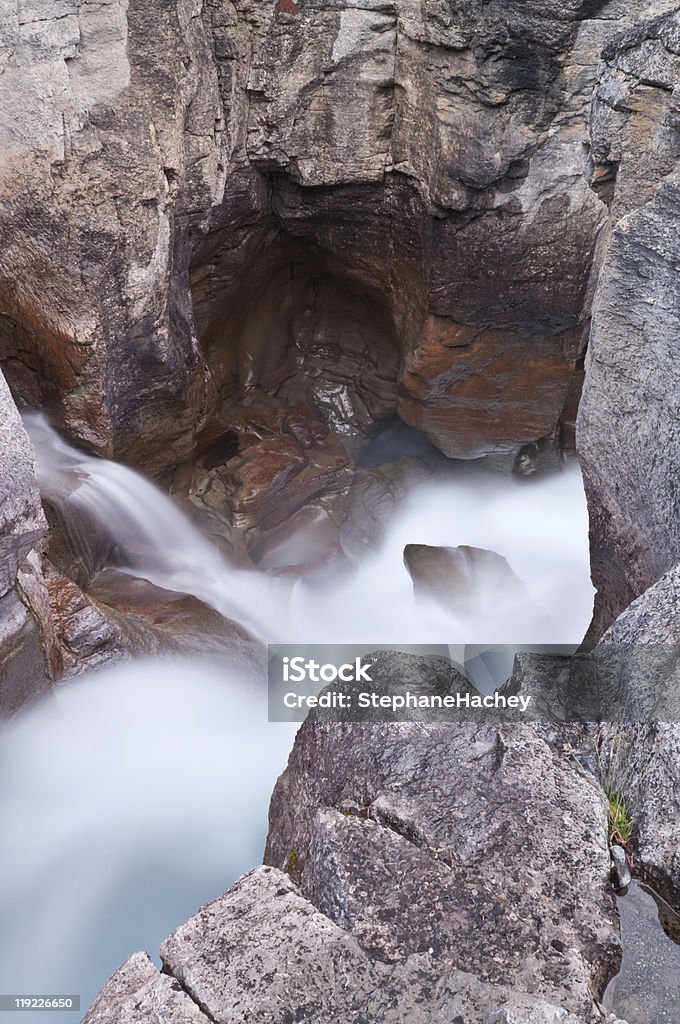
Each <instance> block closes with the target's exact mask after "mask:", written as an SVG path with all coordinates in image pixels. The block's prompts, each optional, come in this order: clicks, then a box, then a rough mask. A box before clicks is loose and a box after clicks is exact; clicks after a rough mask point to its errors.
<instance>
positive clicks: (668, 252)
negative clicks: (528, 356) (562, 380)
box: [578, 12, 680, 633]
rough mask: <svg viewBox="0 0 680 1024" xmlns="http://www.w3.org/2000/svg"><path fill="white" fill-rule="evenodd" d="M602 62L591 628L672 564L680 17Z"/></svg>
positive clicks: (677, 409)
mask: <svg viewBox="0 0 680 1024" xmlns="http://www.w3.org/2000/svg"><path fill="white" fill-rule="evenodd" d="M604 58H605V60H604V64H603V68H602V70H601V73H600V77H599V81H598V85H597V89H596V91H595V95H594V99H593V107H592V114H591V136H592V182H593V187H594V188H596V189H597V190H598V191H600V193H601V194H602V195H603V197H604V198H605V199H606V200H607V202H608V205H609V223H608V228H607V241H606V247H605V251H604V257H603V264H602V271H601V276H600V282H599V286H598V294H597V299H596V302H595V310H594V315H593V328H592V334H591V339H590V347H589V351H588V357H587V363H586V383H585V388H584V393H583V400H582V403H581V407H580V412H579V420H578V450H579V454H580V458H581V465H582V467H583V471H584V476H585V482H586V489H587V493H588V499H589V506H590V523H591V527H590V528H591V549H592V566H593V578H594V582H595V584H596V586H597V588H598V598H597V605H596V619H595V623H594V631H595V632H596V633H598V632H601V631H602V629H603V628H606V627H607V626H609V625H610V624H611V622H612V621H613V619H614V618H616V616H617V615H618V614H619V613H620V612H622V611H623V609H624V608H625V607H626V606H627V605H628V604H630V602H631V601H632V600H633V598H635V597H637V596H638V595H639V594H641V593H642V592H643V591H644V590H646V589H647V588H648V587H649V586H651V585H652V584H653V583H655V582H656V580H658V579H659V577H660V576H661V575H662V574H663V573H665V572H666V571H667V570H669V569H670V568H672V567H673V566H674V565H676V564H677V562H678V561H680V492H679V490H678V476H679V473H680V442H679V434H678V416H679V414H680V369H679V368H678V351H679V350H680V289H679V288H678V271H679V268H680V169H679V168H680V163H679V161H680V13H679V12H675V13H674V14H670V15H668V16H666V17H662V18H659V19H657V20H654V21H652V22H649V23H645V24H643V25H641V26H639V27H638V28H636V29H635V30H633V31H631V32H630V33H629V34H627V35H624V36H623V37H621V38H618V39H616V40H614V41H613V42H612V43H611V44H609V45H608V46H607V48H606V49H605V52H604Z"/></svg>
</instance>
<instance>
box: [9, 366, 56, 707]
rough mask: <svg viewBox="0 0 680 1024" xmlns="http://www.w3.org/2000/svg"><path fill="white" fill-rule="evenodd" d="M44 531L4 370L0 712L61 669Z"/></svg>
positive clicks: (30, 459) (33, 693) (34, 694)
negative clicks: (44, 569)
mask: <svg viewBox="0 0 680 1024" xmlns="http://www.w3.org/2000/svg"><path fill="white" fill-rule="evenodd" d="M46 532H47V523H46V521H45V516H44V514H43V510H42V506H41V504H40V495H39V494H38V486H37V483H36V479H35V466H34V455H33V449H32V448H31V443H30V441H29V439H28V435H27V434H26V431H25V430H24V428H23V425H22V422H21V418H20V416H19V413H18V412H17V409H16V406H15V405H14V402H13V400H12V397H11V395H10V393H9V389H8V387H7V384H6V382H5V379H4V377H3V376H2V373H0V718H4V717H8V716H9V715H10V714H13V713H14V712H15V711H17V710H18V709H19V708H20V707H22V706H23V705H24V704H26V703H29V702H30V701H32V700H35V699H37V698H38V697H39V696H41V695H42V694H44V693H45V692H46V691H47V690H48V689H49V688H50V685H51V681H52V679H53V676H54V673H55V670H56V669H58V661H57V660H55V659H56V653H55V650H54V645H53V644H52V643H51V639H52V638H51V622H50V613H49V606H48V603H47V601H46V600H45V592H44V581H43V580H42V578H41V573H40V565H39V559H38V555H37V551H36V546H37V545H38V544H39V543H40V542H41V541H42V539H43V538H44V536H45V534H46Z"/></svg>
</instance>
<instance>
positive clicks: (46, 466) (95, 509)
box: [24, 413, 283, 641]
mask: <svg viewBox="0 0 680 1024" xmlns="http://www.w3.org/2000/svg"><path fill="white" fill-rule="evenodd" d="M24 422H25V425H26V428H27V430H28V433H29V435H30V438H31V441H32V442H33V447H34V449H35V453H36V470H37V476H38V482H39V484H40V491H41V493H42V495H43V497H45V498H49V499H50V500H51V501H53V502H54V503H55V504H56V505H58V506H59V507H60V508H62V510H63V511H64V512H65V513H66V514H67V515H68V513H69V511H70V510H76V511H78V512H81V513H85V514H86V516H87V518H88V519H89V520H90V521H92V522H93V523H94V524H96V527H97V528H98V529H99V530H100V531H103V532H104V533H105V534H106V535H107V536H108V537H109V538H110V539H111V540H113V541H115V542H116V543H117V544H118V545H119V546H120V548H121V554H122V555H123V557H124V559H125V562H126V564H127V566H128V567H129V569H130V570H132V571H133V572H135V573H136V574H138V575H140V576H143V577H144V579H147V580H149V582H150V583H154V584H156V586H159V587H163V588H164V589H165V590H176V591H179V592H180V593H184V594H192V595H193V596H194V597H197V598H199V600H201V601H204V602H205V603H206V604H209V605H210V606H211V607H212V608H215V609H216V611H218V612H220V614H222V615H224V616H225V618H230V619H233V620H234V621H236V622H239V623H241V625H243V626H245V627H246V629H248V630H249V631H250V632H251V633H252V634H253V635H254V636H256V637H258V638H259V639H261V640H265V641H266V640H269V639H271V638H272V637H277V636H278V630H279V628H280V627H281V615H282V612H283V604H282V602H281V600H280V597H279V593H278V590H277V588H276V587H275V586H274V585H273V584H272V582H271V581H270V580H268V579H267V578H266V577H263V576H261V575H259V574H256V573H249V572H244V571H242V570H239V569H235V568H234V567H233V566H231V565H230V564H229V563H228V562H227V560H226V559H225V558H224V556H223V555H222V554H221V553H220V552H219V551H218V550H217V548H216V547H215V546H214V545H213V544H211V543H210V541H208V540H206V538H205V537H204V536H203V534H201V533H200V531H199V530H197V529H196V527H195V526H194V525H193V523H192V522H191V520H190V519H189V518H188V516H186V515H185V514H184V513H183V512H182V511H181V510H180V509H179V508H178V507H177V505H175V503H174V502H173V501H172V500H171V499H170V498H169V497H168V496H167V495H166V494H163V492H162V491H161V490H160V489H159V488H158V487H156V486H155V485H154V484H152V483H151V482H150V481H149V480H147V479H146V478H145V477H143V476H142V475H141V473H135V472H134V470H132V469H128V468H127V467H126V466H121V465H119V464H118V463H116V462H110V461H109V460H108V459H96V458H93V457H92V456H91V455H85V454H84V453H83V452H80V451H78V450H77V449H76V448H73V447H71V445H69V444H67V443H66V442H65V441H63V440H62V438H61V437H60V436H59V434H57V432H56V431H55V430H53V429H52V427H50V425H49V424H48V422H47V420H46V419H45V417H44V416H43V415H42V414H40V413H35V414H31V415H27V416H26V417H25V419H24Z"/></svg>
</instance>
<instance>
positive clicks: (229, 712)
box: [0, 660, 294, 1024]
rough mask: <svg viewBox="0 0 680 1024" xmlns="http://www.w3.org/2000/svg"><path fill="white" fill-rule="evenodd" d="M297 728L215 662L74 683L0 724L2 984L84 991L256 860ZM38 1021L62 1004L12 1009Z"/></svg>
mask: <svg viewBox="0 0 680 1024" xmlns="http://www.w3.org/2000/svg"><path fill="white" fill-rule="evenodd" d="M293 735H294V730H293V727H291V726H288V725H280V724H270V723H268V722H267V707H266V699H265V694H264V692H263V690H262V689H260V690H257V689H253V688H252V687H249V686H247V685H246V684H245V683H244V682H243V681H242V680H240V679H238V678H236V677H234V676H230V675H228V674H226V673H225V671H224V670H223V669H220V668H218V667H217V666H210V665H200V664H199V665H197V664H196V663H195V662H188V661H187V662H182V661H181V660H175V661H172V662H171V661H153V662H151V661H150V662H141V663H137V664H132V665H130V664H128V665H125V666H122V667H118V668H115V669H112V670H106V671H103V672H100V673H99V674H97V675H96V676H89V677H85V676H83V677H81V678H79V679H78V680H76V681H74V682H70V683H69V684H68V685H66V686H63V687H60V688H58V689H57V690H56V692H55V694H54V696H53V697H51V698H49V699H47V700H45V701H43V702H42V703H41V704H40V705H39V706H38V707H36V708H34V709H32V710H30V711H29V712H28V713H27V714H24V715H21V716H19V717H18V718H17V719H15V720H13V721H11V722H9V723H6V724H4V725H3V726H2V728H1V729H0V821H2V828H1V829H0V878H1V879H2V886H1V887H0V992H4V993H12V992H17V993H20V992H23V993H26V994H32V993H35V994H39V993H44V994H47V993H50V994H81V995H82V997H83V1002H82V1008H83V1011H84V1010H85V1009H86V1008H87V1005H88V1003H89V1002H90V1001H91V999H92V998H93V997H94V995H95V994H96V992H97V991H98V989H99V988H100V986H101V985H102V984H103V982H104V981H105V980H106V978H107V977H108V975H109V974H110V973H111V972H112V971H113V970H114V969H115V968H116V967H117V966H118V964H120V963H122V962H123V961H124V960H126V959H127V957H128V956H130V954H131V953H133V952H135V951H136V950H138V949H146V950H147V951H148V952H149V953H150V955H151V956H153V957H155V958H156V959H157V954H158V948H159V945H160V943H161V942H162V940H163V939H164V938H165V937H166V936H167V935H168V933H169V932H170V931H171V930H172V929H173V928H174V927H176V926H177V925H179V924H180V923H181V922H182V921H183V920H185V919H186V918H187V917H189V916H190V915H191V914H193V913H194V912H195V911H196V910H198V908H199V906H200V905H201V904H202V903H204V902H205V901H206V900H208V899H210V898H212V897H214V896H217V895H219V894H220V893H221V892H222V891H223V890H224V889H226V888H227V887H228V886H229V885H230V884H231V882H232V881H233V880H234V879H236V878H237V877H238V876H239V875H241V874H243V873H244V872H245V871H248V870H249V869H250V868H252V867H253V866H254V865H255V864H257V863H258V862H260V861H261V858H262V852H263V849H264V843H265V839H266V830H267V806H268V802H269V797H270V795H271V791H272V789H273V786H274V782H275V780H276V778H277V776H278V775H279V774H280V772H281V771H282V770H283V768H284V767H285V763H286V759H287V756H288V751H289V749H290V746H291V744H292V739H293ZM13 1018H14V1019H16V1020H17V1021H23V1022H24V1024H28V1022H29V1021H31V1020H32V1019H33V1018H35V1021H37V1022H40V1021H42V1024H46V1022H47V1021H48V1020H50V1018H53V1019H54V1020H55V1021H59V1020H61V1021H62V1024H63V1022H65V1021H66V1020H73V1019H74V1016H73V1015H68V1014H66V1015H65V1014H64V1013H50V1012H48V1011H45V1012H40V1013H35V1014H32V1013H29V1012H22V1013H16V1014H14V1013H6V1014H3V1019H4V1020H6V1021H7V1024H10V1022H11V1021H12V1019H13Z"/></svg>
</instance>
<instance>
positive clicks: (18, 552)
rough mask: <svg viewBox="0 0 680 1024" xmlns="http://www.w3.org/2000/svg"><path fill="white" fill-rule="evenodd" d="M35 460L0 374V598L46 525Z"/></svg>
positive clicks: (15, 576) (13, 579) (42, 534)
mask: <svg viewBox="0 0 680 1024" xmlns="http://www.w3.org/2000/svg"><path fill="white" fill-rule="evenodd" d="M34 462H35V456H34V454H33V448H32V447H31V442H30V441H29V439H28V434H27V433H26V431H25V430H24V427H23V424H22V422H21V417H20V416H19V413H18V412H17V409H16V406H15V404H14V402H13V400H12V396H11V395H10V393H9V388H8V387H7V383H6V381H5V379H4V377H3V376H2V374H1V373H0V597H1V596H2V595H3V594H6V593H7V591H8V590H10V589H11V588H12V587H13V586H14V584H15V581H16V578H17V573H18V571H19V567H20V566H21V565H22V564H23V563H24V562H25V560H26V557H27V556H28V553H29V552H30V551H31V549H32V548H34V547H35V545H36V544H37V543H38V541H39V540H40V539H41V538H42V537H44V535H45V533H46V532H47V523H46V522H45V516H44V514H43V510H42V505H41V504H40V495H39V493H38V484H37V482H36V479H35V466H34Z"/></svg>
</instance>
